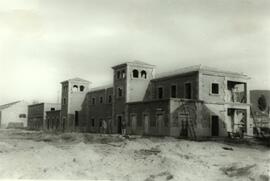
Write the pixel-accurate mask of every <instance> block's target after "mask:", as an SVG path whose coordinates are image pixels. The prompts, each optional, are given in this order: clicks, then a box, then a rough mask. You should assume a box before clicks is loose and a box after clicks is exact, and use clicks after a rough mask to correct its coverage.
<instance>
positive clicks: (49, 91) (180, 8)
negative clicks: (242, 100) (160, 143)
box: [0, 0, 270, 104]
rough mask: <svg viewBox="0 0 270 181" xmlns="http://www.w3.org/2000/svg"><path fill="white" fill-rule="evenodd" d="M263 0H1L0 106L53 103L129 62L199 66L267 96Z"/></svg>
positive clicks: (267, 22) (269, 43) (268, 39)
mask: <svg viewBox="0 0 270 181" xmlns="http://www.w3.org/2000/svg"><path fill="white" fill-rule="evenodd" d="M269 9H270V1H268V0H256V1H254V0H237V1H236V0H25V1H22V0H6V1H5V0H0V82H1V84H0V104H4V103H7V102H10V101H14V100H18V99H25V100H28V101H32V100H39V101H48V102H55V101H56V100H57V92H58V91H59V90H60V84H59V82H61V81H63V80H65V79H69V78H72V77H82V78H84V79H87V80H90V81H92V82H93V83H94V85H93V86H99V85H102V84H106V83H109V82H110V81H111V80H112V76H111V75H112V70H111V68H110V67H111V66H113V65H116V64H118V63H122V62H125V61H128V60H141V61H145V62H148V63H151V64H155V65H157V72H164V71H170V70H173V69H177V68H181V67H184V66H189V65H195V64H203V65H207V66H212V67H217V68H221V69H225V70H231V71H236V72H244V73H246V74H248V75H249V76H250V77H251V78H252V80H251V88H252V89H270V73H269V70H270V61H269V58H270V53H269V47H270V18H269V17H270V11H269Z"/></svg>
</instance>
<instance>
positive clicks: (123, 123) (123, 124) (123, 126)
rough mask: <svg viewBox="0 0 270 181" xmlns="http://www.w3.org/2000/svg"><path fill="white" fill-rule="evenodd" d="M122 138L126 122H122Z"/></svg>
mask: <svg viewBox="0 0 270 181" xmlns="http://www.w3.org/2000/svg"><path fill="white" fill-rule="evenodd" d="M122 136H126V121H125V120H123V121H122Z"/></svg>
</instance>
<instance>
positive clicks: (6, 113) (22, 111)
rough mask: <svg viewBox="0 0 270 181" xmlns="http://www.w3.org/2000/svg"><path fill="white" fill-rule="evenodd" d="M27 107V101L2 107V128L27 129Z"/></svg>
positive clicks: (0, 116) (0, 119)
mask: <svg viewBox="0 0 270 181" xmlns="http://www.w3.org/2000/svg"><path fill="white" fill-rule="evenodd" d="M27 106H28V103H27V102H25V101H16V102H12V103H9V104H4V105H1V106H0V126H1V128H22V127H27Z"/></svg>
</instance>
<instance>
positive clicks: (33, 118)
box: [28, 103, 61, 130]
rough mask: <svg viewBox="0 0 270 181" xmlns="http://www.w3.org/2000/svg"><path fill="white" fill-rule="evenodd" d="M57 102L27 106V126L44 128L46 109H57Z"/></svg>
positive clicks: (35, 128) (45, 127)
mask: <svg viewBox="0 0 270 181" xmlns="http://www.w3.org/2000/svg"><path fill="white" fill-rule="evenodd" d="M60 108H61V105H60V104H58V103H38V104H32V105H29V106H28V128H30V129H33V130H43V129H44V130H46V129H47V122H46V111H53V110H59V109H60Z"/></svg>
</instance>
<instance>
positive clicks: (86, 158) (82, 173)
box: [0, 130, 270, 181]
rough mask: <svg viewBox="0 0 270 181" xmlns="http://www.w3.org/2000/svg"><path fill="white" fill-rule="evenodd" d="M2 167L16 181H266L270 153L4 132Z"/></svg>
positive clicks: (0, 170) (187, 143) (143, 140)
mask: <svg viewBox="0 0 270 181" xmlns="http://www.w3.org/2000/svg"><path fill="white" fill-rule="evenodd" d="M224 148H229V149H224ZM0 163H1V164H0V178H10V179H108V180H136V181H137V180H147V181H152V180H177V181H179V180H207V181H209V180H224V181H225V180H228V181H229V180H243V181H246V180H251V181H252V180H256V181H257V180H262V181H265V180H269V173H270V172H269V163H270V151H269V149H267V148H265V147H260V146H250V147H248V146H243V145H242V146H235V145H234V146H231V145H230V146H229V145H226V144H224V143H217V142H192V141H185V140H177V139H173V138H164V139H161V138H147V139H146V138H137V139H134V140H127V139H124V138H122V137H119V136H118V135H110V136H109V135H107V136H106V135H105V136H104V135H94V134H75V133H71V134H58V135H56V134H44V133H41V132H29V131H21V130H0Z"/></svg>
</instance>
